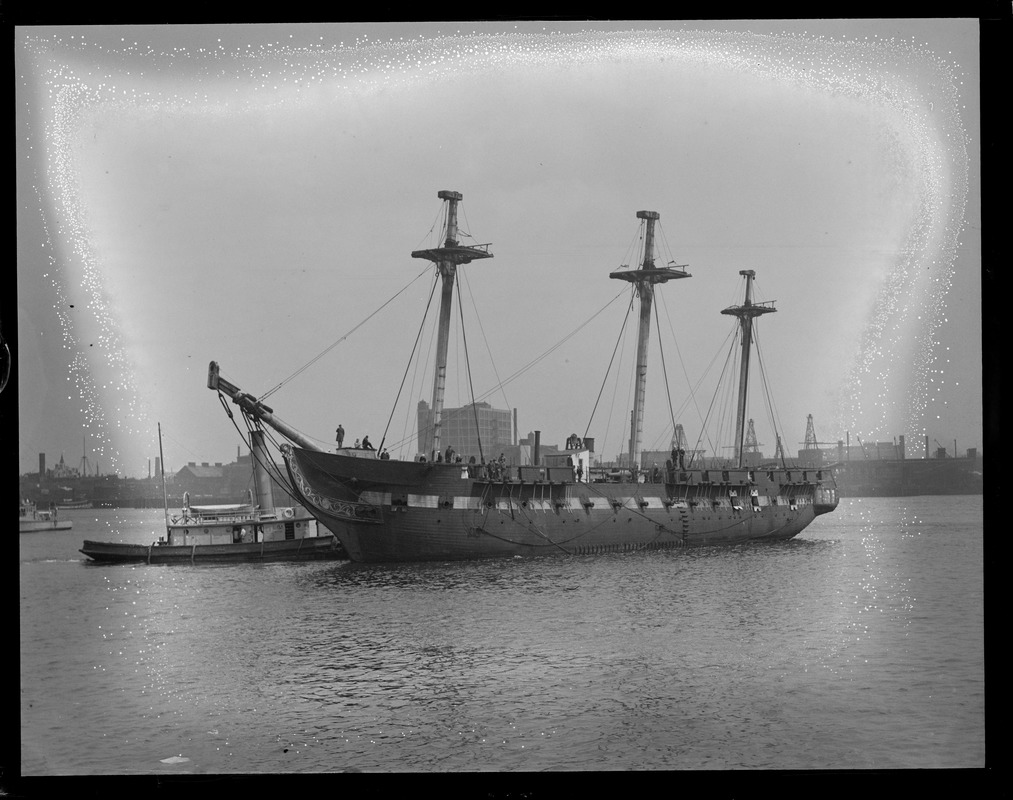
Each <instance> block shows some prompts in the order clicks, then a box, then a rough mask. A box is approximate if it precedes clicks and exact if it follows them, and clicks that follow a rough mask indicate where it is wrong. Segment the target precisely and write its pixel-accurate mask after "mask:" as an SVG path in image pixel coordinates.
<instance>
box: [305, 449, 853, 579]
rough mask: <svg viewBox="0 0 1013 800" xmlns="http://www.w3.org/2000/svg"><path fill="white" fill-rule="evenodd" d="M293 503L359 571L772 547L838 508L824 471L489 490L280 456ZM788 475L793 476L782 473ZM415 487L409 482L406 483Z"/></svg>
mask: <svg viewBox="0 0 1013 800" xmlns="http://www.w3.org/2000/svg"><path fill="white" fill-rule="evenodd" d="M285 455H286V464H287V465H288V469H289V475H290V477H291V478H292V484H293V486H294V487H295V489H296V491H297V492H298V493H299V494H300V495H301V500H302V502H303V504H304V505H305V507H306V508H307V510H309V511H310V513H312V514H313V515H314V516H315V517H316V518H317V519H318V521H320V522H321V523H323V524H324V525H326V526H327V528H328V529H330V530H331V531H332V532H333V533H334V534H335V535H336V536H337V537H338V539H339V540H340V541H341V544H342V546H343V547H344V549H345V551H346V552H347V554H348V556H349V558H351V559H352V560H353V561H360V562H400V561H443V560H471V559H484V558H506V557H512V556H522V557H532V556H556V555H583V554H597V553H612V552H628V551H637V550H667V549H675V548H683V547H692V546H708V545H715V546H716V545H734V544H739V543H742V542H753V541H783V540H786V539H790V538H792V537H794V536H796V535H798V533H800V532H801V531H802V530H804V529H805V528H806V526H808V525H809V524H810V523H811V522H812V521H813V519H815V517H816V516H818V515H819V514H821V513H826V512H828V511H831V510H833V508H834V507H836V505H837V495H836V490H835V489H834V487H833V478H832V475H831V474H830V473H829V471H819V472H818V474H817V471H815V470H813V471H803V470H791V471H787V470H773V471H762V470H734V471H729V470H695V471H685V470H681V471H678V472H674V473H669V474H668V475H667V476H666V477H670V478H671V479H672V480H663V481H659V482H658V483H578V482H576V481H572V480H569V481H568V480H563V481H524V480H519V479H518V480H504V481H490V480H482V479H476V478H474V477H471V475H470V474H469V470H468V468H467V466H462V465H459V464H456V465H448V464H429V465H420V464H417V463H413V462H389V463H390V465H391V475H392V476H394V478H395V480H394V481H393V482H391V483H389V484H387V483H385V482H384V481H383V469H384V466H383V462H374V463H373V464H372V465H371V468H370V472H369V477H368V479H367V480H364V481H360V480H359V479H358V478H357V470H356V465H355V464H353V463H350V460H349V459H345V458H342V457H341V456H339V455H332V454H327V453H318V452H312V451H307V450H301V449H299V448H290V449H289V450H287V451H286V454H285ZM792 473H794V474H792ZM410 476H414V480H409V479H408V478H409V477H410Z"/></svg>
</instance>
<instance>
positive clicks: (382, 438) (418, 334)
mask: <svg viewBox="0 0 1013 800" xmlns="http://www.w3.org/2000/svg"><path fill="white" fill-rule="evenodd" d="M426 269H427V270H428V267H427V268H426ZM438 279H439V276H438V275H437V276H435V277H434V278H433V288H432V289H430V290H429V301H428V302H427V303H426V310H425V311H424V312H423V314H422V322H421V323H420V324H419V332H418V333H417V334H415V343H414V344H413V345H412V352H411V355H409V356H408V364H407V366H406V367H405V371H404V375H402V376H401V385H400V386H399V387H398V389H397V396H396V397H395V398H394V405H393V406H392V407H391V410H390V416H389V417H387V426H386V427H385V428H384V429H383V436H381V437H380V449H381V450H383V443H384V442H386V441H387V431H389V430H390V422H391V420H392V419H393V418H394V410H395V409H396V408H397V401H398V400H399V399H400V398H401V391H402V390H403V389H404V382H405V381H406V380H407V379H408V370H410V369H411V366H412V360H413V359H414V358H415V350H416V349H417V348H418V346H419V338H420V337H421V336H422V330H423V328H425V325H426V317H427V316H428V315H429V307H430V306H431V305H432V304H433V296H434V295H435V294H436V284H437V283H438Z"/></svg>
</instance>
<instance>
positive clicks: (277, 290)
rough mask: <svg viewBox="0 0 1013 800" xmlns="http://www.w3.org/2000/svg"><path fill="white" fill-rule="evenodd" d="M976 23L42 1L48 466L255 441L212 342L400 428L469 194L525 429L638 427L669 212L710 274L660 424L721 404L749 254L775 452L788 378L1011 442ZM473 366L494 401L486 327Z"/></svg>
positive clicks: (485, 291)
mask: <svg viewBox="0 0 1013 800" xmlns="http://www.w3.org/2000/svg"><path fill="white" fill-rule="evenodd" d="M977 30H978V24H977V21H976V20H973V19H968V20H961V19H947V20H898V21H888V20H847V21H788V22H771V21H763V22H741V23H728V22H726V21H720V22H713V23H708V22H706V21H703V22H694V23H682V22H678V21H676V22H659V23H644V22H636V23H626V24H624V23H621V22H619V23H610V24H608V25H598V24H577V23H572V24H567V25H566V26H565V27H560V26H559V24H558V23H553V24H546V25H542V24H536V23H524V24H516V25H515V24H512V23H509V24H497V25H491V24H481V25H479V24H463V23H462V24H442V25H435V24H432V25H271V26H244V25H232V26H171V25H170V26H158V27H116V26H106V27H79V28H41V27H39V28H34V27H27V28H19V29H17V30H16V43H17V47H16V66H17V88H18V93H17V109H18V111H17V124H18V151H17V157H18V170H17V179H18V184H17V185H18V201H19V202H18V320H17V327H18V330H17V335H18V342H17V347H18V353H17V367H18V391H19V400H20V404H19V407H20V427H19V438H20V452H19V463H20V470H19V471H20V472H28V471H34V470H36V469H37V468H38V454H39V453H46V456H47V463H48V464H49V465H52V464H53V463H55V462H57V461H58V460H59V458H60V456H61V454H63V456H64V458H65V460H66V461H67V462H68V463H69V464H71V465H72V466H77V465H78V464H79V462H80V460H81V457H82V452H83V450H87V455H88V459H89V463H90V464H91V467H92V468H93V469H94V467H95V465H96V464H97V466H98V467H99V468H100V469H101V470H102V471H103V472H111V471H116V472H118V473H119V474H121V475H128V476H137V477H143V476H146V475H147V474H148V467H149V460H150V462H151V463H152V464H153V462H154V458H155V457H156V456H157V455H158V438H157V425H158V423H161V426H162V431H163V439H164V442H163V443H164V449H165V459H166V464H167V467H168V468H169V469H178V468H179V467H181V466H183V465H184V464H185V463H187V462H188V461H197V462H202V461H209V462H216V461H224V462H227V461H231V460H232V459H233V458H234V457H235V454H236V452H237V446H239V445H240V439H239V435H238V434H237V433H236V431H235V429H234V428H233V426H232V424H231V423H230V421H229V420H228V418H227V416H226V414H225V412H224V411H223V409H222V407H221V405H220V404H219V402H218V400H217V398H216V396H215V395H214V393H212V392H211V391H209V390H208V389H207V388H206V386H205V382H206V370H207V366H208V362H209V361H211V360H216V361H218V362H220V364H221V366H222V372H223V375H225V376H226V377H227V378H229V379H230V380H231V381H233V382H234V383H237V384H238V385H240V386H241V387H242V388H244V389H246V390H248V391H250V392H251V393H253V394H255V395H261V394H263V393H265V392H267V391H268V390H271V389H274V388H275V387H276V386H278V385H279V384H283V385H281V387H280V388H278V389H277V391H275V392H274V393H272V394H271V396H270V398H269V399H268V400H267V401H266V402H268V404H269V405H271V406H272V407H273V408H274V410H275V412H276V413H277V414H278V416H279V417H281V418H282V419H284V420H285V421H286V422H288V423H290V424H291V425H293V426H294V427H296V428H297V429H299V430H300V431H302V432H303V433H304V434H305V435H307V436H308V437H310V438H312V439H315V440H318V441H319V442H320V444H321V445H322V446H331V445H332V443H333V438H334V437H333V432H334V428H335V427H336V426H337V424H338V423H339V422H340V423H342V424H343V426H344V428H345V429H346V431H347V434H346V437H347V438H348V439H349V440H351V439H355V438H358V437H361V436H362V435H364V434H369V436H370V439H371V440H372V441H373V442H374V443H378V442H379V441H380V439H381V438H382V437H383V434H384V430H385V429H386V428H387V426H388V419H389V418H391V414H392V412H393V418H392V421H391V423H390V428H389V430H388V431H387V442H388V445H390V444H395V443H400V442H401V441H402V440H403V439H404V438H405V436H406V435H409V434H411V432H412V428H413V425H414V409H415V404H416V403H417V401H418V400H419V399H420V398H421V399H427V400H428V399H429V395H430V387H429V370H430V369H431V363H432V360H431V359H432V356H431V344H430V339H431V327H429V326H427V327H426V329H425V331H424V332H423V335H422V338H421V340H420V341H421V345H420V347H421V348H422V354H421V364H420V366H419V367H418V371H416V369H415V368H414V367H413V368H412V369H411V370H410V371H409V372H408V378H407V381H406V383H405V389H404V391H403V392H402V397H401V400H400V401H399V404H398V406H397V407H396V408H395V407H394V399H395V396H396V395H397V393H398V390H399V387H400V385H401V381H402V378H403V376H404V375H405V371H406V368H407V367H408V359H409V355H410V353H411V348H412V345H413V342H414V341H415V337H416V334H417V333H418V330H419V327H420V324H421V322H422V314H423V310H424V308H425V304H426V301H427V298H428V296H429V291H430V288H431V286H432V270H431V269H429V270H427V262H424V261H421V260H417V259H412V258H411V257H410V253H411V251H412V250H415V249H419V248H420V247H424V246H427V245H428V244H429V243H430V242H431V241H433V240H432V233H433V231H432V228H433V226H434V224H436V221H437V216H438V214H439V212H440V209H441V205H442V204H441V201H440V200H439V199H438V198H437V192H438V191H439V190H441V189H452V190H456V191H460V192H462V193H463V195H464V202H463V204H462V207H461V227H462V230H463V231H464V232H465V233H467V234H469V235H470V237H472V238H471V239H470V240H468V241H471V242H473V243H491V245H492V247H491V249H492V252H493V253H494V254H495V257H494V258H493V259H491V260H484V261H478V262H474V263H473V264H471V265H469V266H467V267H465V268H464V269H463V270H462V272H463V275H462V285H463V292H462V294H463V299H464V317H465V323H464V327H465V332H466V335H467V347H468V353H469V355H470V361H471V365H472V373H471V382H472V384H473V386H474V390H475V393H476V395H479V396H484V397H485V399H487V400H488V401H489V402H491V403H492V404H493V405H494V406H496V407H501V408H507V407H508V408H517V409H518V419H519V428H520V431H521V433H522V435H523V434H526V433H527V432H528V431H532V430H540V431H542V441H543V442H546V443H548V444H559V445H562V444H563V443H564V440H565V438H566V436H567V435H569V434H570V433H573V432H576V433H578V434H581V435H583V434H584V433H585V430H586V431H587V434H588V435H590V436H594V437H595V438H596V440H597V443H598V451H599V453H600V454H601V455H604V456H606V457H612V456H614V454H615V453H617V452H618V451H619V450H621V449H624V446H623V444H622V442H623V441H624V439H625V437H626V436H627V435H628V431H627V429H626V423H627V422H628V419H629V407H630V406H629V400H630V389H629V367H630V362H631V360H632V338H633V337H632V332H631V333H629V334H628V335H627V337H626V340H625V345H624V347H623V348H621V349H620V352H622V353H623V354H624V355H623V357H622V358H620V357H618V356H617V361H618V362H620V363H619V366H618V367H617V368H616V369H615V373H616V376H618V377H617V378H616V379H613V378H610V379H609V381H608V382H607V383H606V384H605V385H606V388H605V390H604V391H602V386H603V381H605V373H606V368H607V367H608V364H609V360H610V358H611V356H612V352H613V348H614V347H615V343H616V339H617V336H618V334H619V331H620V327H621V325H622V321H623V317H624V315H625V312H626V307H627V304H628V300H629V297H628V291H629V290H628V287H627V284H626V283H625V282H621V281H614V280H609V278H608V275H609V272H611V271H614V270H615V269H617V268H618V267H619V266H620V265H622V264H630V263H631V259H635V258H636V254H635V252H633V250H632V247H633V244H634V243H635V239H636V236H637V234H638V230H639V228H638V220H637V219H636V212H637V211H638V210H641V209H646V210H653V211H657V212H658V213H659V214H660V215H661V219H660V222H659V253H658V255H659V257H660V258H661V259H663V260H664V261H666V262H667V261H668V260H669V259H671V260H674V261H675V262H676V263H678V264H685V265H688V266H687V269H688V270H689V272H691V273H692V275H693V277H692V278H690V279H687V280H680V281H674V282H671V283H669V284H667V285H665V286H663V287H662V288H660V289H659V296H660V299H659V300H658V302H657V305H658V309H659V316H660V318H661V326H662V335H661V337H660V342H661V346H662V349H663V352H661V351H659V350H658V348H657V343H658V341H659V337H658V332H657V330H655V331H653V332H652V336H653V337H654V343H653V344H654V350H653V353H652V364H651V371H650V372H649V375H648V404H647V411H646V417H647V419H646V422H645V428H644V446H645V448H653V447H659V448H664V447H666V446H667V444H668V438H669V437H670V436H671V431H672V425H671V422H672V417H673V412H674V416H675V418H676V421H678V422H680V423H682V424H683V425H684V427H685V429H686V432H687V434H688V435H689V436H690V438H691V439H692V440H695V439H696V437H697V436H698V435H699V433H700V427H701V416H702V414H704V413H705V412H706V408H707V406H708V405H709V403H710V399H711V395H712V394H713V392H714V385H715V381H716V380H717V377H718V372H719V370H720V366H721V363H723V359H724V349H725V348H727V344H726V342H727V337H728V333H729V328H730V326H731V325H732V324H733V320H732V318H730V317H727V316H722V315H721V314H720V310H721V309H722V308H725V307H727V306H729V305H731V304H733V303H737V302H740V301H741V291H742V284H741V279H740V277H739V275H738V272H739V270H742V269H754V270H756V273H757V278H756V289H757V298H756V299H759V300H773V301H775V303H776V306H777V308H778V313H776V314H771V315H767V316H765V317H763V318H762V319H761V320H760V321H759V323H758V324H759V335H760V346H761V356H762V359H763V364H764V367H765V371H766V376H767V387H766V390H765V391H761V390H760V389H759V388H757V390H756V391H755V392H754V393H753V394H752V395H751V402H754V403H755V404H756V406H755V407H754V406H753V405H751V408H750V416H751V417H755V420H756V428H757V436H758V439H759V441H760V442H761V443H762V444H764V445H765V447H764V448H763V449H764V450H765V451H766V452H767V453H768V454H769V453H771V452H772V451H773V433H772V431H771V428H770V426H769V424H768V421H767V420H768V412H767V411H766V410H765V408H764V407H763V405H762V402H761V401H762V396H763V394H769V395H770V397H771V399H772V402H773V407H774V413H775V414H776V417H775V421H776V422H777V423H778V425H780V426H782V429H781V434H782V436H783V437H784V441H785V444H786V447H787V449H788V450H789V452H792V453H794V451H796V450H797V449H798V447H799V444H800V443H801V441H802V439H803V436H804V433H805V427H806V416H807V415H808V414H812V415H813V417H814V421H815V424H816V431H817V435H818V438H819V439H820V440H821V441H827V442H830V441H836V440H837V439H840V438H844V437H845V436H846V435H848V434H849V433H850V435H851V440H852V442H853V443H855V440H856V437H861V438H862V440H863V441H892V440H893V439H894V438H895V437H897V436H899V435H902V434H903V435H905V436H907V437H908V440H909V442H912V441H914V442H916V443H917V444H916V446H914V449H916V451H917V454H920V450H921V444H922V442H923V441H924V438H925V437H926V436H928V437H929V438H930V439H931V440H933V445H932V446H933V448H934V447H935V442H936V441H938V442H939V443H940V444H942V445H943V446H946V447H948V448H952V446H953V441H954V440H956V442H957V447H958V449H959V450H960V451H963V450H964V449H966V448H967V447H981V446H982V414H981V378H982V375H981V318H980V262H981V253H980V203H979V168H978V148H979V145H978V138H977V137H978V114H979V108H978V94H977V89H978V74H977V63H978V33H977ZM631 253H633V254H632V255H631ZM633 265H635V261H634V264H633ZM423 273H424V274H423ZM415 278H418V279H417V280H414V282H412V281H413V279H415ZM409 284H410V285H409ZM406 286H408V288H407V289H405V287H406ZM401 290H404V291H401ZM624 291H625V292H627V293H624V294H620V293H623V292H624ZM399 292H400V294H398V293H399ZM395 295H396V297H395V299H394V300H393V301H391V302H390V304H389V305H387V306H386V307H385V308H384V309H383V311H381V312H380V313H379V314H377V315H376V316H374V317H371V318H370V319H369V321H367V322H365V324H363V325H361V327H357V326H359V325H360V323H362V322H363V321H364V320H366V318H367V317H370V315H371V314H372V313H373V312H374V311H376V310H377V309H378V308H379V307H380V306H381V305H383V304H384V303H386V302H387V301H388V300H390V299H391V298H392V297H394V296H395ZM617 295H619V297H618V298H617ZM610 301H612V302H611V304H609V303H610ZM606 306H607V307H606ZM603 307H606V308H605V310H604V311H602V312H601V314H599V315H598V316H596V317H594V320H593V322H591V323H590V324H587V325H585V326H584V327H582V328H581V327H580V326H581V325H583V324H584V323H586V322H587V320H588V319H590V318H591V317H592V316H593V315H594V314H595V313H596V312H598V311H599V310H600V309H602V308H603ZM458 314H459V312H458V311H457V310H456V309H455V318H456V317H457V316H458ZM455 327H458V326H457V325H456V323H455ZM578 328H579V332H578V333H577V334H576V335H574V336H572V337H571V338H569V339H567V340H566V341H565V342H564V343H563V344H562V345H560V346H559V347H558V348H557V349H555V350H553V351H552V352H551V354H549V355H548V356H547V357H545V358H544V359H542V360H540V361H538V362H537V364H535V365H533V366H531V367H530V368H529V369H527V370H525V371H524V372H523V373H522V374H521V375H519V376H518V377H517V378H516V379H514V380H510V381H509V382H507V384H506V385H505V386H504V387H503V388H502V389H496V390H495V391H491V390H493V389H494V388H495V387H496V386H497V384H498V383H500V382H501V381H503V380H504V379H507V378H508V377H509V376H512V375H514V373H516V372H518V371H519V370H522V369H523V368H525V367H527V366H528V365H529V364H530V363H531V362H532V361H533V360H534V359H536V358H537V357H538V356H540V355H542V354H543V353H545V352H546V351H548V350H549V349H550V348H552V347H553V346H554V345H556V344H558V343H559V342H560V341H561V340H563V339H565V338H566V337H567V336H568V335H570V334H572V333H573V332H574V331H576V330H578ZM346 334H350V335H348V336H347V338H343V337H345V336H346ZM339 340H340V341H339ZM335 342H339V343H338V344H337V345H336V346H334V347H333V348H331V346H332V345H334V344H335ZM328 348H331V349H330V350H328V351H327V352H326V354H324V355H323V356H322V357H320V358H319V359H317V360H315V361H314V359H316V357H317V356H319V355H320V354H321V353H323V352H324V351H325V350H327V349H328ZM662 355H663V358H664V367H662ZM311 361H312V362H313V363H312V364H310V362H311ZM307 364H310V366H309V367H308V368H307V369H305V370H304V371H301V372H298V374H296V373H297V371H299V370H300V369H301V368H303V367H304V366H306V365H307ZM623 370H625V374H624V373H623ZM449 372H450V374H449V376H448V391H447V405H448V406H455V405H462V404H465V403H467V402H468V401H469V399H470V394H469V388H468V386H469V384H468V375H467V372H466V370H465V369H464V351H463V345H452V346H451V352H450V368H449ZM423 373H424V377H423ZM666 376H667V384H668V387H669V391H670V394H671V404H672V405H671V409H670V406H669V399H668V393H666V387H665V385H666V380H665V379H666ZM289 378H291V380H288V379H289ZM756 385H757V384H754V386H756ZM691 389H692V390H695V391H696V394H695V396H694V397H692V398H691V396H690V390H691ZM599 395H600V396H601V400H599ZM596 401H597V402H598V406H597V411H595V413H594V416H593V418H592V416H591V414H592V410H593V409H594V408H595V404H596ZM912 449H913V446H912V445H909V451H910V450H912ZM243 450H244V452H245V447H243ZM413 452H414V451H411V452H408V451H407V450H406V451H405V452H403V453H400V454H401V455H405V456H409V457H410V456H411V455H412V454H413ZM394 453H395V456H397V455H399V452H398V451H397V450H394Z"/></svg>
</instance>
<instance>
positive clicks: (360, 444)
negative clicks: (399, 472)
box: [334, 424, 390, 461]
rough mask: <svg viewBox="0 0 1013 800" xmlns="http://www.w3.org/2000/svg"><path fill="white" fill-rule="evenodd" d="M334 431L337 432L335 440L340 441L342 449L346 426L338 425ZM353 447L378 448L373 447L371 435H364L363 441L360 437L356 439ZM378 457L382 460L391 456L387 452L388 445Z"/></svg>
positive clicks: (359, 448)
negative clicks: (370, 439)
mask: <svg viewBox="0 0 1013 800" xmlns="http://www.w3.org/2000/svg"><path fill="white" fill-rule="evenodd" d="M334 433H335V437H334V438H335V441H337V443H338V449H339V450H340V449H341V448H342V447H344V443H345V429H344V427H343V426H342V425H340V424H339V425H338V427H337V430H335V431H334ZM380 444H383V442H380ZM352 449H353V450H376V448H375V447H373V443H372V442H371V441H369V436H363V437H362V441H361V442H360V441H359V440H358V439H356V440H355V444H353V445H352ZM378 458H380V459H381V460H382V461H386V460H387V459H389V458H390V453H388V452H387V448H386V447H385V448H383V450H382V451H381V452H380V455H379V456H378Z"/></svg>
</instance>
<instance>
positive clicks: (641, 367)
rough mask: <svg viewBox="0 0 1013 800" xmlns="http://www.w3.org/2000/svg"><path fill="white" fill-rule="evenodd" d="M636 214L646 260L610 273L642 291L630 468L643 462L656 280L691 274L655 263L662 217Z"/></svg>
mask: <svg viewBox="0 0 1013 800" xmlns="http://www.w3.org/2000/svg"><path fill="white" fill-rule="evenodd" d="M637 218H638V219H642V220H644V225H645V228H646V230H645V233H644V260H643V263H641V265H640V268H639V269H635V270H623V271H619V272H611V273H609V277H610V278H618V279H619V280H624V281H629V282H630V283H632V284H633V286H634V288H635V290H636V292H637V294H639V295H640V333H639V336H638V337H637V377H636V390H635V397H634V401H633V419H632V420H631V421H630V470H631V471H632V470H636V469H637V468H638V467H639V462H640V443H641V439H642V438H643V432H644V397H645V395H646V392H647V343H648V341H649V339H650V335H651V304H652V302H653V300H654V284H656V283H665V282H666V281H670V280H672V279H673V278H689V277H691V276H690V274H689V273H688V272H686V271H684V270H683V269H681V268H679V267H656V266H654V223H655V222H657V221H658V220H659V219H661V215H660V214H659V213H658V212H657V211H638V212H637Z"/></svg>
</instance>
